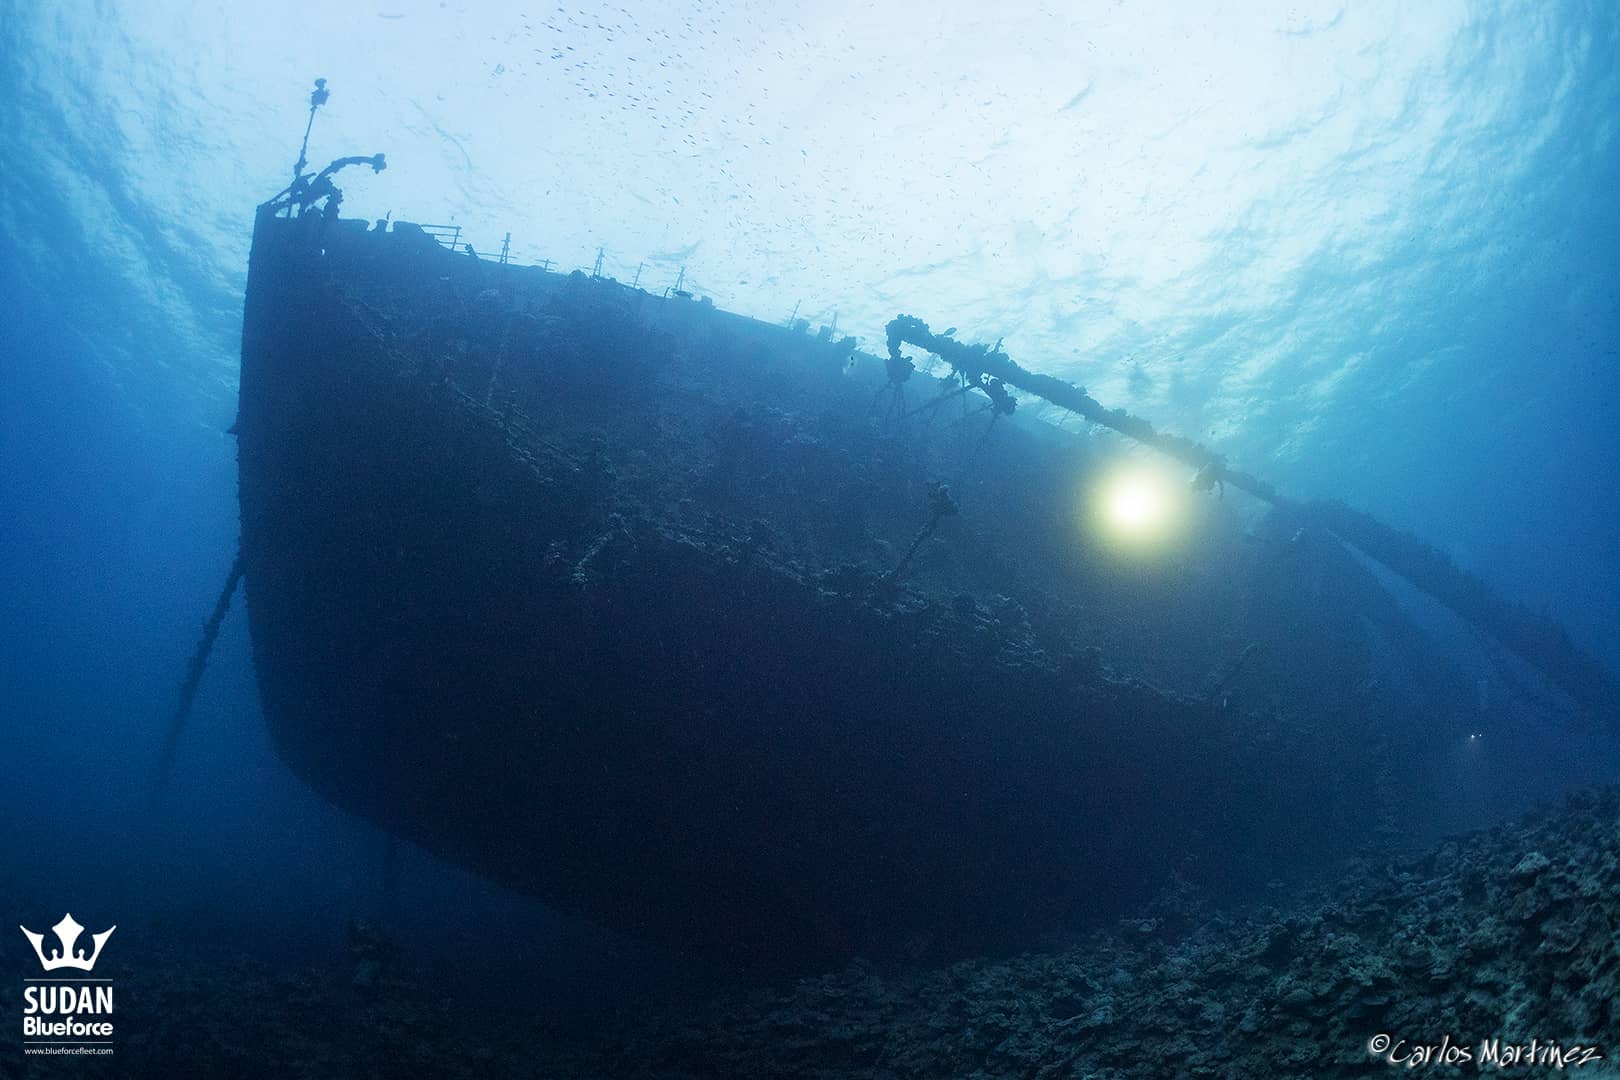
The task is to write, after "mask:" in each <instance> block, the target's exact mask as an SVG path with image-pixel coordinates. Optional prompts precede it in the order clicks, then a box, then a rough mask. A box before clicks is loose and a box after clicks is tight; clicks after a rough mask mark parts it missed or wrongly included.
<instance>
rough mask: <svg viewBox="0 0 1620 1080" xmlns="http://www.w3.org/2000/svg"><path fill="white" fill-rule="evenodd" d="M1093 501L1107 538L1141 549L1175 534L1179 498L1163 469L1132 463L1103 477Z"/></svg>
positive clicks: (1179, 504)
mask: <svg viewBox="0 0 1620 1080" xmlns="http://www.w3.org/2000/svg"><path fill="white" fill-rule="evenodd" d="M1095 501H1096V507H1097V511H1098V513H1097V516H1098V518H1099V519H1100V521H1101V524H1102V526H1103V531H1104V532H1105V534H1106V535H1107V536H1108V538H1109V539H1110V540H1111V541H1113V542H1114V543H1116V544H1119V545H1122V546H1126V547H1129V548H1135V549H1140V548H1144V547H1149V546H1152V545H1153V544H1155V543H1158V542H1160V541H1162V540H1164V539H1166V538H1167V537H1168V536H1169V535H1170V534H1171V533H1172V532H1173V531H1174V530H1175V524H1176V521H1177V520H1178V518H1179V517H1180V513H1179V511H1180V509H1181V502H1182V496H1181V493H1180V491H1179V490H1178V488H1177V485H1176V484H1175V482H1174V480H1173V479H1172V478H1171V477H1170V476H1169V475H1167V473H1166V470H1165V469H1164V468H1163V467H1162V466H1156V465H1149V464H1146V463H1144V462H1140V461H1135V462H1130V463H1128V464H1126V465H1124V466H1122V467H1120V468H1118V469H1115V470H1114V471H1112V472H1110V473H1109V474H1108V475H1107V476H1105V477H1104V478H1103V481H1102V483H1101V484H1100V485H1099V487H1098V489H1097V493H1096V500H1095Z"/></svg>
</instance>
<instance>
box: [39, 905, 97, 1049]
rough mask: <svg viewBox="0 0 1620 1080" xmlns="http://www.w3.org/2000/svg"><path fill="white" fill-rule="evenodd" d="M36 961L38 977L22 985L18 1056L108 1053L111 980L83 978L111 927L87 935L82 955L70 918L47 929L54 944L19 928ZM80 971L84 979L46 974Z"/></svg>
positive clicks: (80, 930)
mask: <svg viewBox="0 0 1620 1080" xmlns="http://www.w3.org/2000/svg"><path fill="white" fill-rule="evenodd" d="M18 929H19V930H21V931H22V932H23V936H24V937H26V938H27V939H28V943H29V944H30V945H32V946H33V947H34V955H35V956H36V957H38V959H39V966H40V970H41V971H43V972H45V975H44V976H42V977H40V978H25V979H24V980H23V1010H22V1012H23V1032H22V1033H23V1053H24V1054H27V1055H47V1054H48V1055H64V1054H65V1055H80V1054H87V1055H104V1054H110V1053H112V1034H113V1022H112V1013H113V988H112V980H111V979H106V978H89V977H88V973H89V972H91V971H94V970H95V967H96V961H98V960H100V959H101V954H102V950H103V949H105V948H106V945H107V939H108V938H110V937H112V933H113V931H114V930H116V929H118V927H116V926H110V927H108V928H107V929H105V930H103V931H102V932H101V933H99V934H91V935H90V948H89V950H88V951H87V950H86V949H85V948H84V946H83V945H82V944H80V938H81V937H82V936H83V935H84V927H83V926H80V925H79V923H78V921H77V920H76V919H74V918H73V916H72V915H63V916H62V920H61V921H60V922H58V923H57V924H56V925H55V926H53V927H51V932H52V933H54V934H55V935H56V941H55V942H54V943H52V944H50V945H47V944H46V942H45V935H44V934H37V933H35V932H34V931H32V930H30V929H28V927H26V926H19V927H18ZM64 970H72V971H82V972H85V973H86V975H85V976H84V977H79V976H66V977H62V976H56V977H52V976H51V974H50V973H51V972H60V971H64Z"/></svg>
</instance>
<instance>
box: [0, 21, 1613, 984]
mask: <svg viewBox="0 0 1620 1080" xmlns="http://www.w3.org/2000/svg"><path fill="white" fill-rule="evenodd" d="M1064 7H1066V5H1060V6H1058V7H1057V8H1056V9H1054V10H1052V11H1046V12H1042V11H1038V10H1036V9H1033V8H1026V6H1025V5H1021V4H1016V3H1015V4H1004V5H994V6H992V7H989V8H986V7H984V6H982V5H966V6H953V5H948V6H947V7H946V8H945V9H938V10H936V9H934V8H933V7H932V6H930V8H929V9H928V10H927V11H926V12H924V10H923V9H922V8H920V7H915V6H912V5H897V6H894V7H893V8H891V9H888V10H884V9H881V8H873V7H869V6H866V5H861V4H855V3H827V4H820V5H816V6H815V7H814V8H813V9H812V10H806V11H800V12H796V13H792V14H784V13H782V10H781V9H780V8H779V7H778V6H776V5H769V4H759V5H741V4H739V5H723V6H718V7H717V6H710V5H704V4H691V3H683V4H659V5H632V6H627V7H620V6H617V5H610V6H605V7H602V8H600V9H587V8H575V7H571V6H569V7H556V6H552V5H533V6H529V7H504V8H503V9H502V10H499V11H492V10H490V9H489V8H488V7H487V6H485V5H460V4H455V3H446V4H438V3H434V4H427V3H422V4H417V3H408V2H405V0H381V2H379V3H375V4H354V5H349V4H330V3H325V4H276V5H263V6H259V7H251V6H248V5H234V4H233V5H220V6H218V7H216V8H211V9H206V10H205V9H200V8H195V9H194V7H193V5H190V4H177V3H164V2H153V3H141V4H134V3H130V4H112V3H105V4H92V3H89V2H83V3H78V2H74V3H63V4H50V5H41V4H25V3H18V2H8V3H4V4H0V242H3V244H4V248H3V252H0V275H3V277H0V298H3V300H4V307H5V317H4V318H3V319H0V734H4V736H5V740H4V744H3V745H4V757H3V759H0V761H3V764H0V780H3V783H0V873H3V874H4V875H5V879H6V880H7V881H8V882H10V883H12V884H13V885H14V886H15V888H14V890H12V891H15V892H18V893H20V894H21V895H24V896H32V897H38V898H39V903H40V904H42V905H44V906H46V907H48V908H49V910H50V911H51V912H53V913H54V912H55V910H56V908H58V907H60V906H62V903H64V902H68V903H84V901H79V900H73V899H66V900H64V898H72V897H78V896H87V897H93V898H96V899H95V902H96V903H99V904H103V905H104V906H106V907H108V908H112V907H115V906H117V905H118V904H120V903H134V902H136V899H137V898H140V897H148V898H149V897H150V896H151V895H152V894H153V893H155V892H158V891H162V892H164V893H165V894H166V895H168V896H170V897H182V898H189V899H190V900H191V901H192V902H194V903H195V905H196V907H197V908H198V909H199V910H207V911H211V912H217V911H219V910H221V909H224V910H226V911H230V912H236V913H238V914H244V913H245V915H252V914H254V913H256V914H257V916H258V917H259V918H261V919H262V920H263V921H264V922H265V923H266V924H268V923H271V922H273V921H274V920H275V919H276V918H278V913H284V912H289V911H297V912H307V911H321V912H326V911H329V912H331V913H332V917H331V926H332V927H334V929H333V931H332V932H333V933H336V932H337V930H336V929H335V928H338V927H340V925H341V922H342V919H343V917H344V916H345V915H346V914H347V913H350V912H353V911H360V910H365V909H366V908H367V907H368V906H369V905H371V904H372V903H373V902H374V893H375V890H376V887H377V886H376V871H375V867H376V865H377V862H378V859H379V858H380V856H379V855H378V851H379V849H380V845H381V843H382V841H381V838H380V837H378V836H377V835H376V834H375V833H373V832H372V831H371V830H369V829H368V828H367V827H365V826H363V825H361V824H359V823H356V822H354V821H351V820H349V819H347V818H344V817H343V816H341V815H339V814H338V813H336V812H335V811H332V810H330V809H328V808H326V807H325V806H324V805H322V804H321V803H320V802H319V801H317V800H316V799H315V798H314V797H313V796H312V795H310V794H308V793H307V792H306V791H305V790H304V789H303V788H302V787H301V786H300V785H299V784H298V783H297V782H295V781H294V780H293V779H291V777H290V776H289V775H287V774H286V772H285V770H284V769H283V768H282V766H281V765H280V764H279V763H278V762H277V761H276V759H275V757H274V755H273V753H272V752H271V748H270V746H269V742H268V738H267V736H266V734H265V733H264V731H263V728H262V725H261V723H260V717H259V715H258V704H257V691H256V688H255V686H254V682H253V674H252V669H251V663H250V659H249V652H248V642H247V637H246V628H245V625H244V623H243V621H242V620H241V619H240V617H239V613H237V614H235V615H233V616H232V618H230V619H228V620H227V622H226V625H225V630H224V633H223V636H222V638H221V640H220V643H219V646H218V649H217V650H216V653H215V657H214V660H213V664H212V666H211V668H210V670H209V673H208V676H207V679H206V680H205V682H204V687H203V692H202V696H201V698H200V699H199V702H198V707H197V716H196V718H195V722H194V723H193V725H192V727H191V730H190V731H189V732H188V736H187V738H186V741H185V743H184V744H183V747H182V753H181V761H180V769H179V778H178V780H177V783H176V787H175V789H174V790H173V791H172V792H171V795H170V798H169V799H168V800H167V802H166V804H165V808H164V810H163V811H161V813H160V815H159V817H158V819H157V820H150V819H147V818H145V817H143V816H142V815H140V814H137V813H134V812H133V811H131V810H130V809H128V808H130V807H134V806H137V805H139V804H140V802H141V798H142V795H143V793H144V790H145V787H144V785H145V784H146V782H147V779H148V778H149V776H150V774H151V769H152V767H153V765H154V763H155V760H156V756H157V746H158V743H159V741H160V735H159V732H160V731H161V727H162V724H163V722H164V719H165V718H166V714H167V713H168V712H169V711H170V710H171V709H172V704H173V695H174V692H175V687H176V684H177V682H178V680H179V676H180V673H181V670H182V668H183V664H184V660H185V657H186V656H187V655H188V654H189V651H190V649H191V647H192V645H193V643H194V641H195V638H196V635H197V632H198V627H199V624H200V622H201V620H202V618H203V617H204V615H205V614H206V612H207V610H208V608H209V606H210V604H211V603H212V601H213V597H214V594H215V592H216V591H217V589H218V586H219V584H220V582H221V581H222V580H223V579H224V576H225V573H226V570H227V568H228V567H229V565H230V562H231V558H232V554H233V550H234V542H235V536H236V526H237V522H236V502H235V486H234V485H235V460H234V444H233V442H232V440H231V439H230V438H229V437H227V436H226V435H225V434H224V429H225V428H227V427H228V426H229V425H230V423H231V421H232V418H233V416H234V413H235V389H236V371H237V350H238V335H239V332H240V318H241V307H242V291H243V287H244V282H245V276H246V262H247V249H248V242H249V239H250V229H251V221H252V209H253V206H254V205H255V204H256V203H257V202H259V201H261V200H262V199H264V198H267V197H268V196H270V195H271V194H273V193H274V192H275V191H276V190H277V189H279V188H280V187H282V186H283V185H284V184H285V183H286V181H287V179H288V178H289V175H290V170H291V166H292V162H293V160H294V159H295V158H296V156H297V151H298V143H299V138H300V136H301V135H302V132H303V129H304V122H305V120H306V118H307V114H306V109H307V93H308V90H309V85H310V80H311V79H312V78H313V77H314V76H317V75H320V76H324V77H326V78H327V79H328V80H329V81H330V85H331V88H332V100H331V103H330V104H329V105H328V106H327V107H326V108H325V109H323V110H322V112H321V114H320V116H319V117H318V118H317V120H316V123H315V128H314V134H313V138H312V140H311V151H310V157H311V159H312V161H313V162H315V163H316V164H317V165H319V164H322V163H324V162H325V161H326V160H328V159H330V158H332V157H336V156H338V155H339V154H346V153H366V154H370V153H373V152H376V151H383V152H386V153H387V155H388V159H389V163H390V167H389V168H388V170H387V171H386V172H384V173H382V174H381V175H379V176H376V177H374V178H373V177H371V176H369V175H367V176H364V177H351V178H349V179H347V180H346V185H345V186H346V191H347V194H348V200H347V202H346V203H345V211H346V212H347V213H350V214H355V215H359V216H367V217H381V216H383V215H384V214H389V213H391V214H393V215H394V216H396V217H403V218H408V219H412V220H419V221H442V222H449V223H455V224H459V225H462V226H463V227H464V230H465V235H466V237H467V238H469V239H471V240H473V241H474V242H475V243H476V245H477V246H478V248H479V249H480V250H481V251H494V250H497V249H498V248H499V247H500V245H501V243H502V239H503V237H504V236H505V234H507V233H508V232H510V234H511V244H512V252H513V255H514V257H515V258H518V259H520V260H523V261H532V262H538V261H541V260H551V261H552V263H553V264H554V265H560V266H564V267H567V266H586V267H589V266H590V265H591V264H592V263H593V261H594V259H595V258H596V254H597V251H598V249H599V248H600V249H602V252H603V260H604V263H603V269H604V272H606V273H611V274H614V275H616V276H618V277H619V278H621V279H622V280H630V279H631V278H632V277H633V276H636V275H638V274H639V279H640V282H641V284H642V285H643V286H647V287H653V288H657V289H661V288H663V287H664V286H666V285H668V284H670V283H672V282H673V280H674V279H675V277H676V276H677V275H678V274H680V273H683V272H684V274H685V278H684V281H685V284H686V286H687V287H688V288H692V289H694V290H696V291H697V292H699V293H701V294H704V295H709V296H712V297H713V298H714V299H715V302H716V304H718V305H719V306H721V307H724V308H729V309H732V310H739V311H743V312H746V313H750V314H755V315H757V316H759V317H761V318H768V319H771V320H781V319H784V318H786V317H787V315H788V314H789V312H790V311H792V310H794V309H795V307H797V308H798V310H799V314H800V315H801V316H803V317H808V318H810V319H812V320H813V321H816V322H830V321H831V320H833V319H834V318H836V319H837V323H838V326H839V329H840V331H841V332H848V333H852V334H855V335H858V336H859V337H860V338H861V339H862V340H863V342H864V343H865V345H866V347H868V348H871V349H876V348H877V347H878V343H879V341H880V335H881V328H882V326H883V324H884V323H885V322H886V321H887V320H888V319H889V318H891V317H893V315H895V314H896V313H898V312H901V311H909V312H913V313H916V314H918V315H920V316H921V317H923V318H925V319H927V320H929V321H930V322H931V323H932V324H933V325H935V326H936V327H943V326H946V325H955V326H957V327H959V333H958V336H959V337H961V338H964V339H978V340H985V341H994V340H996V339H998V338H1004V339H1005V347H1006V349H1007V351H1008V352H1009V353H1010V354H1011V355H1012V356H1013V358H1015V359H1017V360H1019V361H1020V362H1022V363H1023V364H1025V365H1026V366H1028V367H1030V368H1033V369H1037V370H1044V371H1049V372H1052V373H1054V374H1058V375H1061V376H1063V377H1065V378H1069V379H1072V380H1075V381H1077V382H1081V383H1084V384H1085V385H1086V386H1087V387H1088V388H1089V389H1090V390H1091V392H1092V393H1093V394H1094V395H1095V396H1096V397H1097V398H1099V399H1100V400H1102V401H1103V402H1104V403H1105V404H1108V405H1120V406H1124V407H1126V408H1129V409H1131V410H1132V411H1134V412H1137V413H1139V414H1141V415H1144V416H1147V417H1149V418H1151V419H1153V420H1154V421H1155V422H1156V423H1158V424H1159V425H1160V426H1161V427H1162V428H1164V429H1166V430H1171V431H1176V432H1180V433H1184V434H1188V435H1192V436H1194V437H1197V438H1200V439H1203V440H1205V441H1207V442H1208V443H1209V444H1210V445H1211V446H1213V447H1215V448H1216V449H1218V450H1221V451H1222V452H1225V453H1226V454H1228V455H1229V457H1230V459H1231V460H1232V461H1233V462H1234V464H1237V465H1240V466H1242V467H1244V468H1246V469H1248V470H1250V471H1253V472H1255V473H1257V474H1259V475H1262V476H1265V477H1267V478H1269V479H1271V480H1273V481H1274V482H1276V483H1277V484H1278V485H1279V486H1281V487H1283V488H1284V489H1285V490H1289V491H1291V492H1294V493H1297V494H1300V495H1303V496H1337V497H1341V498H1343V499H1345V500H1346V501H1348V502H1350V503H1352V504H1353V505H1356V506H1358V507H1360V508H1362V509H1365V510H1367V511H1369V512H1372V513H1373V514H1375V515H1377V516H1379V517H1381V518H1383V519H1384V520H1387V521H1389V522H1391V523H1394V524H1396V525H1399V526H1402V527H1406V528H1410V529H1412V530H1414V531H1415V532H1417V533H1418V534H1419V535H1421V536H1423V537H1425V538H1427V539H1429V540H1430V541H1432V542H1434V543H1435V544H1437V545H1438V546H1440V547H1442V548H1444V549H1446V550H1448V551H1449V552H1451V553H1452V554H1453V555H1454V556H1455V557H1456V559H1457V560H1458V562H1459V563H1460V564H1461V565H1463V566H1465V567H1467V568H1469V569H1472V570H1475V571H1477V572H1478V573H1479V574H1481V575H1482V576H1483V577H1484V578H1486V579H1487V580H1488V581H1490V582H1491V583H1493V584H1494V585H1495V586H1496V587H1497V588H1498V589H1500V590H1501V591H1502V592H1504V593H1505V594H1507V595H1509V596H1511V597H1514V598H1517V599H1521V600H1523V601H1524V602H1526V603H1528V604H1530V605H1532V606H1533V607H1536V608H1538V609H1540V608H1545V609H1546V610H1547V611H1549V612H1551V613H1552V614H1553V615H1555V616H1556V617H1557V618H1558V619H1560V620H1561V621H1563V622H1564V623H1565V624H1566V625H1567V626H1569V627H1570V629H1571V631H1572V633H1573V634H1574V636H1575V638H1576V639H1577V640H1578V641H1579V642H1580V643H1582V644H1583V645H1585V646H1587V647H1588V648H1590V649H1592V650H1594V651H1595V652H1597V653H1598V654H1599V655H1601V656H1603V657H1604V658H1605V659H1606V660H1607V661H1608V662H1609V663H1610V664H1611V665H1620V558H1617V557H1616V554H1615V553H1616V552H1617V551H1620V510H1617V508H1616V502H1617V500H1620V424H1617V422H1616V418H1617V417H1620V363H1617V356H1616V349H1617V346H1616V342H1617V341H1620V260H1617V259H1616V257H1615V252H1616V250H1617V249H1620V211H1617V210H1616V208H1615V204H1614V193H1615V191H1616V190H1620V145H1617V143H1616V134H1617V125H1620V114H1617V113H1616V110H1615V107H1614V106H1615V102H1617V101H1620V9H1617V8H1616V7H1615V6H1614V5H1612V4H1607V3H1602V2H1592V3H1584V4H1583V3H1575V2H1571V3H1561V4H1547V3H1540V2H1535V0H1530V2H1525V3H1509V2H1503V3H1476V4H1468V5H1463V4H1443V3H1433V4H1421V5H1418V4H1406V5H1403V4H1391V5H1355V6H1353V7H1351V6H1340V5H1337V4H1321V5H1309V4H1299V3H1290V4H1276V5H1263V4H1246V5H1240V8H1241V9H1242V10H1241V11H1240V12H1237V13H1234V12H1225V13H1221V14H1212V13H1207V12H1205V11H1203V10H1202V6H1199V7H1198V9H1197V10H1193V9H1192V8H1191V7H1189V10H1187V11H1184V12H1179V13H1178V12H1174V11H1173V10H1160V11H1154V10H1139V9H1135V8H1131V7H1112V6H1110V7H1108V8H1106V9H1104V8H1101V7H1098V9H1097V10H1095V11H1093V12H1090V13H1085V14H1075V13H1072V12H1068V11H1065V10H1063V9H1064ZM1052 419H1053V420H1054V421H1057V420H1059V419H1060V418H1058V417H1056V416H1054V417H1053V418H1052ZM411 872H412V873H415V874H418V875H419V876H420V880H421V881H422V882H425V883H426V884H424V885H422V887H421V889H420V895H421V896H423V897H425V898H426V899H425V900H424V908H427V909H431V908H432V906H433V903H434V901H435V900H436V899H437V898H440V897H451V896H454V897H458V898H460V897H466V896H472V895H473V894H474V893H476V898H475V899H472V900H466V901H465V902H466V903H469V904H478V905H482V906H481V907H480V909H479V910H480V911H482V912H483V915H484V917H485V918H486V919H487V920H488V921H487V922H486V923H485V924H484V925H485V926H489V925H495V926H498V927H501V928H503V929H502V932H508V931H511V930H512V929H513V928H515V927H525V928H532V925H533V920H534V919H536V918H538V917H539V916H537V915H536V914H535V913H534V910H533V909H532V908H530V907H528V906H526V905H524V904H522V903H521V902H519V901H516V900H512V899H511V898H505V897H501V896H499V895H498V894H495V893H492V892H488V891H479V890H478V887H477V886H475V885H474V884H473V883H472V882H470V881H469V880H466V879H463V878H461V877H458V876H457V875H456V874H455V872H453V871H451V870H449V869H447V868H443V867H437V866H434V865H431V864H429V863H427V862H426V861H425V860H424V861H422V862H421V863H420V864H418V865H416V866H415V868H414V870H412V871H411ZM458 902H461V901H460V900H458ZM87 906H88V905H87ZM114 917H117V916H116V913H115V914H114ZM244 917H245V916H244ZM288 918H289V921H290V920H291V916H288ZM298 925H299V926H301V927H305V926H307V922H305V921H300V922H299V924H298ZM289 932H291V931H289ZM299 932H302V933H308V934H310V935H311V936H312V937H313V938H319V936H320V933H321V932H319V931H309V930H307V929H304V930H301V931H299ZM580 932H582V931H579V930H578V929H577V928H568V927H564V926H561V925H555V926H554V925H553V924H547V930H546V933H552V934H557V935H565V934H573V933H580ZM536 936H537V937H543V935H536ZM12 944H13V945H16V944H17V943H15V942H13V943H12ZM312 947H316V948H318V947H319V941H316V942H315V943H314V945H313V946H312ZM3 955H9V954H5V953H0V956H3Z"/></svg>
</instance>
